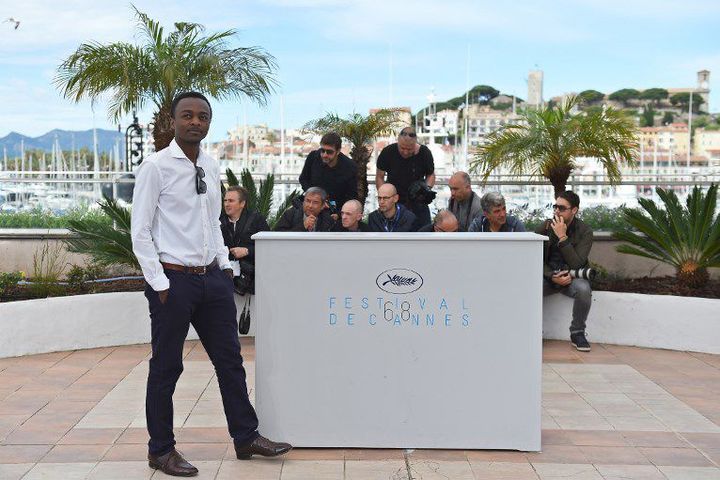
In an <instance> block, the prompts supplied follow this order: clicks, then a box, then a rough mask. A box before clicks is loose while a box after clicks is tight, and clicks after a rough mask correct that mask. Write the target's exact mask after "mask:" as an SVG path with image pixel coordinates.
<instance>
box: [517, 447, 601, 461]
mask: <svg viewBox="0 0 720 480" xmlns="http://www.w3.org/2000/svg"><path fill="white" fill-rule="evenodd" d="M527 458H528V460H529V461H530V463H532V464H535V463H572V464H580V463H589V462H588V458H587V457H586V456H585V454H584V453H583V452H582V450H581V449H580V447H576V446H570V445H548V446H546V447H543V450H542V452H540V453H528V454H527Z"/></svg>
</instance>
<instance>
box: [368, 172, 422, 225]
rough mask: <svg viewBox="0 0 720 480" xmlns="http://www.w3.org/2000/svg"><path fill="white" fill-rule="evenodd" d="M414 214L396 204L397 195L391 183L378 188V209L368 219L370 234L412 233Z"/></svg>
mask: <svg viewBox="0 0 720 480" xmlns="http://www.w3.org/2000/svg"><path fill="white" fill-rule="evenodd" d="M414 223H415V214H413V213H412V212H411V211H410V210H408V209H407V208H405V207H404V206H403V205H402V204H400V203H398V193H397V190H395V186H394V185H393V184H392V183H384V184H383V185H381V186H380V188H378V209H377V210H375V211H374V212H372V213H371V214H370V216H369V217H368V226H369V227H370V231H371V232H412V231H414V229H413V224H414Z"/></svg>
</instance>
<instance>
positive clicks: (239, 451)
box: [235, 435, 292, 460]
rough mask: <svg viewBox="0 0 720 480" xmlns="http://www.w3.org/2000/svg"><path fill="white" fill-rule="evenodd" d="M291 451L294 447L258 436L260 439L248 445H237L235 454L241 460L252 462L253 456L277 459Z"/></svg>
mask: <svg viewBox="0 0 720 480" xmlns="http://www.w3.org/2000/svg"><path fill="white" fill-rule="evenodd" d="M290 450H292V445H290V444H289V443H282V442H273V441H272V440H268V439H267V438H265V437H263V436H262V435H258V437H257V438H256V439H255V440H253V441H252V442H251V443H249V444H248V445H244V446H242V447H241V446H239V445H237V444H235V454H236V455H237V458H238V459H240V460H250V458H251V457H252V456H253V455H262V456H263V457H277V456H278V455H282V454H283V453H287V452H289V451H290Z"/></svg>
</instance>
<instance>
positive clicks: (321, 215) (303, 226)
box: [275, 187, 335, 232]
mask: <svg viewBox="0 0 720 480" xmlns="http://www.w3.org/2000/svg"><path fill="white" fill-rule="evenodd" d="M326 202H327V193H325V190H323V189H322V188H320V187H310V188H308V189H307V191H306V192H305V196H304V198H303V199H302V204H300V203H299V202H295V203H293V206H292V207H290V208H288V209H287V210H285V212H284V213H283V214H282V216H281V217H280V220H278V223H277V225H275V231H276V232H329V231H330V230H332V229H333V227H334V225H335V222H334V221H333V219H332V217H331V216H330V212H328V210H327V208H325V207H326Z"/></svg>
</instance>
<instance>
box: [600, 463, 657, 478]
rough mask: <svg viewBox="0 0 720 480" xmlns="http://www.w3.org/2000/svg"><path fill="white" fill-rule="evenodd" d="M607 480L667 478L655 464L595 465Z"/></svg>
mask: <svg viewBox="0 0 720 480" xmlns="http://www.w3.org/2000/svg"><path fill="white" fill-rule="evenodd" d="M595 468H596V469H597V471H598V472H600V475H602V477H603V478H604V479H605V480H667V479H666V478H665V475H663V474H662V472H660V470H658V468H657V467H656V466H654V465H595Z"/></svg>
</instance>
